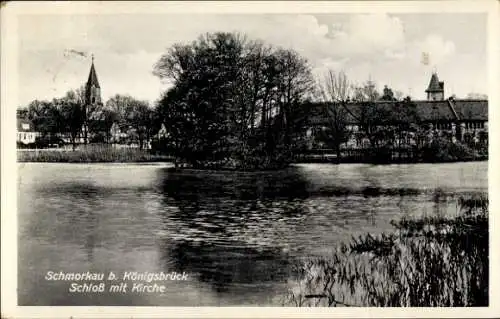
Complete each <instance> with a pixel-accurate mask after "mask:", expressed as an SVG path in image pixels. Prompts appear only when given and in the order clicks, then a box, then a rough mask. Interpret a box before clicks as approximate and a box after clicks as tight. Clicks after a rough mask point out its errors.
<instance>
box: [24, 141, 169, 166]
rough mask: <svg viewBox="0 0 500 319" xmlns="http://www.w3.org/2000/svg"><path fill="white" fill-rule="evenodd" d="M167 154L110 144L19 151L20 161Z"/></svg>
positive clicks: (141, 158)
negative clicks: (65, 148)
mask: <svg viewBox="0 0 500 319" xmlns="http://www.w3.org/2000/svg"><path fill="white" fill-rule="evenodd" d="M166 160H168V158H167V157H166V156H161V155H155V154H151V153H150V152H149V151H147V150H139V149H134V148H114V147H112V146H110V145H92V144H90V145H87V146H83V147H81V148H79V149H77V150H74V151H73V150H44V149H40V150H29V151H18V152H17V161H18V162H60V163H102V162H123V163H126V162H157V161H166Z"/></svg>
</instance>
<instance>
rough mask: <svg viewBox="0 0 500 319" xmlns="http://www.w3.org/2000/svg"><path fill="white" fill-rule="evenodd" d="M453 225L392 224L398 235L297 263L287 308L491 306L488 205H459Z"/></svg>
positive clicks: (433, 221) (471, 201)
mask: <svg viewBox="0 0 500 319" xmlns="http://www.w3.org/2000/svg"><path fill="white" fill-rule="evenodd" d="M458 202H459V204H460V206H459V207H460V209H459V210H458V211H457V214H456V215H455V216H451V217H425V218H421V219H412V220H409V219H402V220H400V221H397V222H393V225H394V226H395V231H394V233H391V234H382V235H378V236H373V235H371V234H367V235H365V236H361V237H359V238H353V239H352V240H351V242H350V243H348V244H341V245H340V246H339V247H337V249H336V251H335V252H334V253H333V254H332V256H331V257H329V258H308V259H305V260H302V261H300V262H298V263H297V264H296V265H295V268H294V272H293V273H294V275H293V276H292V278H291V280H290V283H289V284H290V290H289V292H288V294H287V295H286V296H285V298H284V300H283V304H284V305H287V306H379V307H380V306H383V307H447V306H453V307H457V306H488V303H489V300H488V281H489V274H488V200H487V198H486V197H485V196H480V197H476V196H474V197H470V198H460V199H459V200H458Z"/></svg>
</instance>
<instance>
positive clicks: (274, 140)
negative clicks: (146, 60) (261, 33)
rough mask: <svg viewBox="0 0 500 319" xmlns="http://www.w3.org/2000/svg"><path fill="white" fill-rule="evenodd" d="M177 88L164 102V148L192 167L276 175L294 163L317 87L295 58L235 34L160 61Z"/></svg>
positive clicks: (202, 41)
mask: <svg viewBox="0 0 500 319" xmlns="http://www.w3.org/2000/svg"><path fill="white" fill-rule="evenodd" d="M154 74H156V75H157V76H158V77H160V78H161V79H166V80H169V81H170V82H171V83H172V84H173V86H172V87H171V88H170V89H169V90H168V91H167V92H165V94H164V95H163V96H162V97H161V99H160V101H159V105H158V106H159V108H158V109H159V113H160V116H161V118H162V119H163V122H164V124H165V127H166V129H167V134H166V137H165V138H164V140H163V143H164V144H165V145H166V148H167V149H169V151H170V152H171V153H172V154H173V155H174V156H175V157H176V159H177V160H178V161H179V162H182V163H185V164H188V165H190V166H193V167H207V166H213V167H224V168H239V169H246V168H252V169H253V168H275V167H282V166H285V165H287V164H288V163H289V162H290V161H291V159H292V153H293V149H294V148H295V147H296V145H295V143H297V141H298V139H297V138H296V137H297V135H300V130H301V129H302V127H303V126H304V123H305V120H306V114H307V110H305V109H304V105H305V104H304V103H303V102H304V101H305V100H306V99H307V98H308V96H309V95H310V94H311V90H312V88H313V79H312V75H311V70H310V67H309V66H308V64H307V61H306V60H305V59H303V58H302V57H300V55H299V54H298V53H297V52H295V51H292V50H286V49H282V48H275V47H272V46H268V45H265V44H263V43H261V42H259V41H251V40H248V39H247V38H245V37H244V36H242V35H239V34H235V33H213V34H205V35H202V36H200V37H199V38H198V39H197V40H196V41H193V42H191V43H189V44H177V45H174V46H173V47H172V48H170V49H169V50H168V52H166V53H165V54H164V55H162V56H161V58H160V59H159V61H158V62H157V63H156V64H155V66H154Z"/></svg>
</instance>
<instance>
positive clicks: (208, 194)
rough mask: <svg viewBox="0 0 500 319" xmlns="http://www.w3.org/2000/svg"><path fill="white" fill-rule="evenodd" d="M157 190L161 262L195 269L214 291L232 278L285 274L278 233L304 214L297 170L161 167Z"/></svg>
mask: <svg viewBox="0 0 500 319" xmlns="http://www.w3.org/2000/svg"><path fill="white" fill-rule="evenodd" d="M161 192H162V194H163V195H164V198H163V206H164V207H165V208H166V209H165V210H164V211H163V212H162V213H161V216H162V223H163V227H164V230H165V233H166V234H168V235H167V236H166V238H165V247H163V249H165V255H164V260H165V262H166V264H167V266H166V267H167V268H168V267H172V266H173V267H175V269H178V270H179V271H187V272H190V273H196V274H198V279H199V280H200V281H201V282H208V283H210V284H211V285H212V286H213V288H214V289H215V290H216V291H218V292H221V291H227V290H228V289H229V288H228V287H229V286H230V285H231V284H232V283H238V284H248V283H253V284H257V283H261V282H272V281H279V280H281V281H283V282H284V281H285V280H286V278H287V277H288V268H287V267H288V264H289V261H288V258H287V253H288V247H287V246H288V244H287V242H286V241H285V240H283V237H284V236H283V235H285V234H283V233H290V232H294V226H295V225H296V221H297V220H301V219H304V218H305V217H306V214H307V213H308V211H307V209H306V207H305V206H304V203H303V199H304V198H306V197H307V196H306V194H307V182H306V180H304V179H303V178H302V176H301V175H300V174H298V172H297V171H294V170H286V171H282V172H272V173H260V174H255V173H250V174H244V173H243V174H242V173H236V172H225V173H220V172H219V173H213V172H201V171H199V172H189V171H188V172H186V171H175V170H165V171H164V173H163V174H162V177H161Z"/></svg>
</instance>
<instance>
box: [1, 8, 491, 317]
mask: <svg viewBox="0 0 500 319" xmlns="http://www.w3.org/2000/svg"><path fill="white" fill-rule="evenodd" d="M367 12H390V13H432V12H436V13H439V12H457V13H458V12H487V13H488V70H489V74H488V80H489V92H488V93H489V94H488V95H489V116H490V119H489V128H490V153H489V154H490V160H489V193H490V196H489V198H490V216H491V217H490V238H491V240H490V280H491V281H490V282H491V285H490V307H488V308H333V309H328V308H263V307H261V308H259V307H221V308H216V307H17V306H16V305H17V293H16V288H17V231H16V230H17V220H16V211H17V210H16V202H17V200H16V189H17V187H16V179H17V174H16V171H17V164H16V151H15V142H14V141H15V130H16V126H15V125H16V124H15V120H14V119H15V110H16V107H17V100H16V98H17V96H18V95H17V85H18V79H17V66H18V61H17V37H16V34H17V31H16V28H17V16H18V15H19V14H64V15H66V14H90V13H96V14H120V13H136V14H137V13H190V14H193V13H199V14H204V13H227V14H229V13H247V14H255V13H367ZM0 13H1V19H0V21H1V32H2V33H1V50H2V51H1V76H2V78H1V110H0V111H1V154H2V157H1V177H2V183H1V209H2V211H1V227H2V229H1V230H2V232H1V239H2V242H1V245H2V250H1V257H2V259H1V260H2V265H1V266H2V267H1V274H2V277H1V287H2V290H1V296H2V298H1V299H2V300H1V302H2V304H1V306H2V307H1V311H2V317H6V318H12V317H13V318H59V317H61V318H63V317H70V316H73V317H82V318H96V317H99V318H104V317H124V316H126V317H134V318H157V317H176V318H178V317H192V318H200V317H203V318H204V317H207V318H215V317H216V318H219V317H240V318H259V317H286V318H299V317H301V318H303V317H307V318H312V317H314V318H326V317H380V316H383V317H386V316H391V317H415V316H416V317H443V318H450V317H498V316H500V307H499V303H498V301H500V291H499V287H500V285H494V284H493V283H500V276H499V273H498V272H499V271H500V260H499V258H500V256H499V254H498V252H500V249H499V248H500V247H498V246H499V243H500V242H499V238H500V237H499V228H500V218H498V217H497V216H495V215H496V214H497V210H498V209H497V208H498V205H500V204H499V202H498V201H497V200H496V198H495V197H494V194H498V191H499V190H500V188H499V184H498V182H499V172H500V171H497V170H496V167H494V165H493V163H498V155H499V153H498V151H499V146H500V145H499V141H498V134H495V133H497V132H499V130H500V128H499V127H498V125H499V116H500V115H499V114H498V113H499V110H498V109H497V108H498V107H500V103H499V102H500V100H499V97H498V94H497V92H498V91H497V90H498V89H499V88H500V85H499V84H500V64H499V60H500V46H499V44H498V42H499V41H498V40H500V23H499V16H500V2H499V1H495V0H492V1H386V2H379V1H371V2H367V1H349V2H347V1H342V2H340V1H339V2H332V1H317V2H315V1H310V2H285V1H275V2H274V1H273V2H271V1H269V2H63V3H56V2H8V3H5V2H4V3H3V4H2V8H1V10H0ZM495 270H496V271H495ZM495 301H496V302H495Z"/></svg>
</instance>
